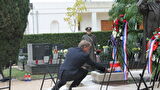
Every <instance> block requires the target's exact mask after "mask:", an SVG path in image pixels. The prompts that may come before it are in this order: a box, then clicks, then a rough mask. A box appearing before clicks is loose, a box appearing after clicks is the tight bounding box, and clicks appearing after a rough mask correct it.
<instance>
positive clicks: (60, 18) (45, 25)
mask: <svg viewBox="0 0 160 90" xmlns="http://www.w3.org/2000/svg"><path fill="white" fill-rule="evenodd" d="M73 4H74V2H59V3H56V2H51V3H49V2H48V3H45V2H43V3H42V2H39V3H38V2H37V3H32V9H31V10H30V13H29V15H28V26H27V28H26V31H25V34H45V33H71V32H72V30H70V28H69V25H68V24H67V22H65V21H64V17H65V16H66V12H67V8H68V7H72V5H73ZM85 4H86V7H87V11H85V12H84V13H83V14H82V21H81V22H80V26H79V28H78V29H79V30H78V29H77V30H76V32H84V31H85V28H86V27H88V26H90V27H92V29H93V31H103V30H105V29H106V28H105V25H106V24H107V23H108V21H109V15H108V11H109V10H110V9H111V8H112V4H113V1H105V2H85ZM111 23H112V21H111ZM106 26H107V25H106ZM110 27H111V26H110Z"/></svg>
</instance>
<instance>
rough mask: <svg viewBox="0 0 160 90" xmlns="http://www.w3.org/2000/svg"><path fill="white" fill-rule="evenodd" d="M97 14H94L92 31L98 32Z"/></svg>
mask: <svg viewBox="0 0 160 90" xmlns="http://www.w3.org/2000/svg"><path fill="white" fill-rule="evenodd" d="M97 29H98V28H97V13H96V12H92V30H93V31H97Z"/></svg>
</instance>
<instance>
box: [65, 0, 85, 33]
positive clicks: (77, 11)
mask: <svg viewBox="0 0 160 90" xmlns="http://www.w3.org/2000/svg"><path fill="white" fill-rule="evenodd" d="M83 11H86V6H85V3H84V2H83V0H76V2H75V3H74V5H73V6H72V7H68V8H67V13H66V17H65V18H64V20H65V21H66V22H67V23H68V25H69V26H70V29H71V31H72V32H75V30H76V26H78V25H79V24H78V23H79V22H80V21H82V16H81V14H82V12H83Z"/></svg>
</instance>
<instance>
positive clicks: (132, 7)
mask: <svg viewBox="0 0 160 90" xmlns="http://www.w3.org/2000/svg"><path fill="white" fill-rule="evenodd" d="M136 3H137V0H116V1H115V4H113V7H112V9H111V10H110V11H109V15H110V17H111V19H112V20H115V19H116V18H119V15H121V14H123V15H125V17H124V18H125V19H126V20H127V21H128V22H129V30H135V29H136V28H135V26H136V25H137V24H139V25H140V24H141V23H142V16H141V15H140V13H139V12H138V8H137V6H136Z"/></svg>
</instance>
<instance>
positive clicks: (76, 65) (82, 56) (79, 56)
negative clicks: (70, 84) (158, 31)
mask: <svg viewBox="0 0 160 90" xmlns="http://www.w3.org/2000/svg"><path fill="white" fill-rule="evenodd" d="M85 63H87V64H89V65H91V66H93V67H96V68H97V69H99V70H101V71H104V70H105V68H104V67H102V66H101V65H100V64H98V63H95V62H93V61H92V60H91V59H90V58H89V54H87V53H85V52H83V51H82V49H81V48H78V47H76V48H69V49H68V53H67V55H66V58H65V61H64V63H63V64H62V65H61V67H60V71H64V70H66V71H71V72H72V75H74V74H76V72H78V71H79V69H80V68H81V67H82V66H83V65H84V64H85Z"/></svg>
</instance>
